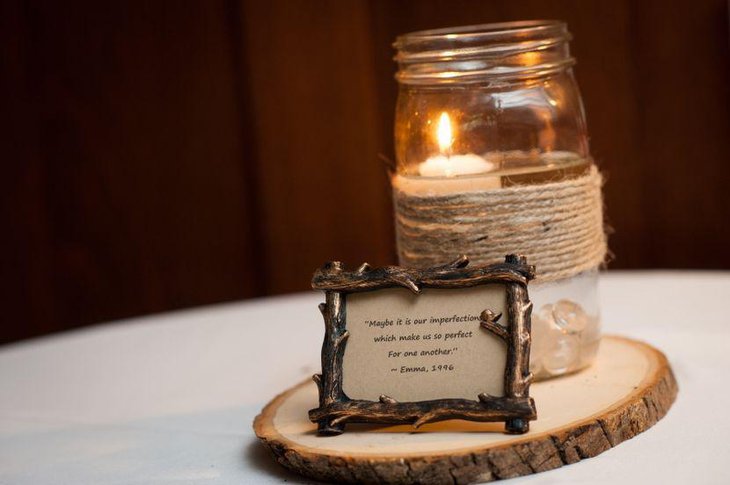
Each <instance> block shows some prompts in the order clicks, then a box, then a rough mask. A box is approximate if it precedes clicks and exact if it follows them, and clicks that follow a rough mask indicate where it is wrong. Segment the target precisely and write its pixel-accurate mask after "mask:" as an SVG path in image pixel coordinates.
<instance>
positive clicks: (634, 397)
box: [254, 337, 677, 484]
mask: <svg viewBox="0 0 730 485" xmlns="http://www.w3.org/2000/svg"><path fill="white" fill-rule="evenodd" d="M676 395H677V383H676V381H675V379H674V375H673V374H672V369H671V368H670V366H669V363H668V362H667V359H666V357H665V356H664V354H662V353H661V352H659V351H658V350H656V349H655V348H653V347H651V346H649V345H647V344H644V343H641V342H637V341H635V340H630V339H627V338H623V337H604V338H603V341H602V342H601V349H600V351H599V354H598V356H597V359H596V362H595V363H594V365H593V366H591V367H590V368H588V369H586V370H583V371H581V372H579V373H576V374H573V375H569V376H564V377H560V378H556V379H552V380H549V381H543V382H537V383H535V384H533V385H532V388H531V396H532V397H534V398H535V403H536V405H537V414H538V419H537V420H536V421H533V422H532V423H531V430H530V432H529V433H527V434H524V435H519V436H514V435H507V434H504V433H503V429H504V424H503V423H477V422H468V421H460V420H452V421H444V422H440V423H433V424H427V425H424V426H422V427H421V428H419V430H418V431H416V432H414V431H413V428H412V427H411V426H408V425H399V426H373V425H356V424H349V425H348V426H347V429H346V430H345V433H344V434H342V435H340V436H333V437H322V436H317V435H316V429H317V427H316V424H313V423H311V422H309V420H308V418H307V412H308V411H309V409H312V408H314V407H317V399H318V398H317V388H316V385H315V384H314V383H313V382H311V381H307V382H304V383H301V384H299V385H298V386H296V387H293V388H291V389H289V390H288V391H286V392H284V393H283V394H280V395H279V396H277V397H276V398H274V400H273V401H271V402H270V403H269V404H268V405H267V406H266V407H265V408H264V410H263V411H262V412H261V414H260V415H259V416H257V417H256V420H255V422H254V430H255V431H256V435H257V436H258V437H259V438H260V439H261V441H262V442H263V443H264V444H265V445H266V446H267V447H268V448H269V449H270V450H271V451H272V452H273V454H274V456H275V457H276V460H277V461H278V462H279V463H280V464H281V465H282V466H284V467H286V468H288V469H290V470H292V471H295V472H297V473H300V474H302V475H305V476H307V477H310V478H314V479H317V480H325V481H337V482H349V483H363V482H365V483H368V482H369V483H372V482H378V483H383V482H385V483H459V484H461V483H475V482H488V481H492V480H499V479H502V478H511V477H517V476H521V475H528V474H531V473H538V472H542V471H546V470H551V469H553V468H558V467H561V466H563V465H569V464H571V463H575V462H578V461H580V460H582V459H584V458H590V457H593V456H596V455H598V454H600V453H602V452H604V451H606V450H608V449H609V448H611V447H613V446H616V445H618V444H619V443H621V442H623V441H625V440H627V439H629V438H632V437H634V436H636V435H637V434H639V433H641V432H643V431H645V430H647V429H648V428H650V427H651V426H652V425H654V424H655V423H656V422H657V421H658V420H659V419H661V418H662V417H663V416H664V415H665V414H666V413H667V411H668V410H669V408H670V406H671V405H672V403H673V402H674V399H675V397H676Z"/></svg>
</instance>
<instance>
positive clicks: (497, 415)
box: [309, 254, 537, 436]
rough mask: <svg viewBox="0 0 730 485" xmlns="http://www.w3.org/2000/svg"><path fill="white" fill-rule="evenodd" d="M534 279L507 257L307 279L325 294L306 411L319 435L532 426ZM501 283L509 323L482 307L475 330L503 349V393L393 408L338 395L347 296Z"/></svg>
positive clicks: (335, 271) (334, 269)
mask: <svg viewBox="0 0 730 485" xmlns="http://www.w3.org/2000/svg"><path fill="white" fill-rule="evenodd" d="M534 276H535V268H534V266H530V265H528V264H527V261H526V258H525V257H523V256H518V255H513V254H510V255H507V256H506V257H505V262H504V263H500V264H495V265H490V266H474V267H469V259H468V258H467V257H466V256H460V257H459V258H457V259H456V260H455V261H453V262H451V263H450V264H447V265H443V266H437V267H432V268H426V269H412V268H403V267H398V266H388V267H382V268H371V267H370V265H368V264H367V263H364V264H363V265H361V266H360V267H359V268H358V269H357V270H355V271H349V272H348V271H345V270H344V268H343V265H342V264H341V263H340V262H337V261H335V262H329V263H326V264H325V265H324V266H322V267H321V268H319V269H318V270H317V271H316V272H315V274H314V276H313V278H312V288H314V289H316V290H322V291H324V292H325V302H324V303H321V304H320V305H319V309H320V311H321V313H322V315H323V318H324V323H325V336H324V342H323V344H322V371H321V373H319V374H315V375H314V376H313V379H314V381H315V382H316V384H317V387H318V390H319V407H317V408H315V409H312V410H310V411H309V419H310V421H312V422H314V423H317V432H318V434H319V435H322V436H332V435H338V434H341V433H342V432H343V431H344V430H345V425H346V424H348V423H378V424H405V423H411V424H413V426H414V427H416V428H418V427H420V426H421V425H423V424H426V423H431V422H436V421H442V420H448V419H463V420H472V421H482V422H491V421H504V422H505V431H506V432H507V433H512V434H521V433H525V432H527V431H528V430H529V421H530V420H534V419H536V418H537V411H536V408H535V402H534V400H533V399H532V398H531V397H530V395H529V390H530V384H531V382H532V374H531V373H530V370H529V362H530V343H531V335H530V331H531V324H530V318H531V311H532V303H531V302H530V300H529V296H528V291H527V285H528V283H529V281H530V280H532V279H533V278H534ZM495 284H498V285H503V287H504V289H505V291H506V306H507V318H506V319H505V320H506V321H505V322H504V323H505V325H503V324H501V323H500V322H499V319H500V316H501V315H497V314H495V313H494V312H492V311H491V310H490V309H489V308H485V309H484V311H483V312H482V313H481V315H480V318H479V326H480V328H482V329H484V330H486V331H487V332H489V333H490V334H492V335H494V336H495V337H496V338H497V339H499V340H500V341H501V342H503V343H504V344H505V345H506V364H505V369H504V381H503V382H504V395H502V396H494V395H489V394H487V393H479V394H478V395H477V396H475V399H474V400H471V399H463V398H451V397H449V396H444V397H443V398H439V399H432V400H427V401H413V402H398V401H396V400H395V399H393V398H391V397H389V396H387V395H381V396H380V397H379V399H378V400H377V401H374V400H373V401H370V400H363V399H350V398H349V397H348V396H347V395H346V394H345V392H344V390H343V357H344V354H345V349H346V345H347V341H348V338H349V337H350V332H349V331H348V328H347V297H348V295H351V294H354V293H359V292H370V291H377V290H382V289H389V288H398V287H405V288H407V289H409V290H410V291H411V292H413V293H414V294H416V295H419V294H421V290H422V289H424V288H436V289H460V288H472V287H475V286H480V285H495Z"/></svg>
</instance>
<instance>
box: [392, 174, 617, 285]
mask: <svg viewBox="0 0 730 485" xmlns="http://www.w3.org/2000/svg"><path fill="white" fill-rule="evenodd" d="M601 185H602V177H601V174H600V173H599V171H598V169H597V168H596V167H595V166H591V168H590V169H589V170H588V171H587V173H586V174H585V175H583V176H580V177H578V178H573V179H565V180H561V181H556V182H549V183H542V184H535V185H521V186H512V187H503V188H493V189H487V190H479V191H468V192H461V193H449V194H443V195H439V194H432V195H414V194H412V193H407V192H404V191H402V190H400V189H399V188H398V184H394V187H393V199H394V205H395V227H396V237H397V245H398V254H399V257H400V264H402V265H404V266H415V267H427V266H434V265H438V264H444V263H446V262H448V261H451V260H453V259H454V257H456V256H458V255H459V254H467V255H468V256H469V258H470V259H471V260H472V261H473V262H474V264H492V263H498V262H500V261H502V260H503V259H504V255H505V254H507V253H519V254H523V255H525V256H527V260H528V261H529V262H530V263H531V264H534V265H535V266H536V269H537V278H536V280H537V281H538V282H548V281H555V280H559V279H563V278H569V277H571V276H574V275H576V274H578V273H581V272H583V271H586V270H589V269H592V268H595V267H597V266H599V265H600V264H601V263H603V261H604V259H605V256H606V250H607V247H606V236H605V232H604V226H603V202H602V197H601Z"/></svg>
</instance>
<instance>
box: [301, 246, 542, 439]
mask: <svg viewBox="0 0 730 485" xmlns="http://www.w3.org/2000/svg"><path fill="white" fill-rule="evenodd" d="M533 277H534V267H532V266H529V265H527V263H526V261H525V259H524V258H521V257H518V256H514V255H509V256H507V257H506V258H505V262H504V263H502V264H497V265H492V266H484V267H469V266H468V259H467V258H466V257H465V256H462V257H460V258H459V259H457V260H456V261H454V262H452V263H451V264H448V265H445V266H438V267H434V268H427V269H408V268H401V267H394V266H391V267H385V268H370V267H369V266H368V265H367V264H364V265H362V266H361V267H360V268H358V269H357V270H355V271H350V272H348V271H345V270H344V269H343V268H342V265H341V264H340V263H337V262H333V263H327V264H326V265H324V266H323V267H322V268H320V269H319V270H317V272H316V273H315V274H314V278H313V280H312V287H313V288H315V289H318V290H323V291H324V292H325V297H326V302H325V303H322V304H321V305H320V310H321V311H322V314H323V316H324V321H325V338H324V343H323V345H322V373H321V374H316V375H315V376H314V380H315V382H317V385H318V387H319V407H318V408H316V409H312V410H311V411H310V412H309V417H310V420H311V421H313V422H316V423H317V424H318V432H319V434H321V435H334V434H339V433H342V432H343V431H344V427H345V424H347V423H386V424H396V423H412V424H413V425H414V426H416V427H418V426H420V425H422V424H425V423H428V422H435V421H441V420H446V419H466V420H475V421H505V423H506V430H507V432H510V433H524V432H526V431H527V430H528V429H529V421H530V420H532V419H535V418H536V410H535V404H534V401H533V400H532V399H531V398H530V396H529V388H530V382H531V380H532V375H531V374H530V372H529V359H530V314H531V309H532V304H531V303H530V301H529V297H528V293H527V284H528V282H529V281H530V280H531V279H532V278H533Z"/></svg>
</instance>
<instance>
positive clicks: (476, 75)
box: [393, 21, 600, 378]
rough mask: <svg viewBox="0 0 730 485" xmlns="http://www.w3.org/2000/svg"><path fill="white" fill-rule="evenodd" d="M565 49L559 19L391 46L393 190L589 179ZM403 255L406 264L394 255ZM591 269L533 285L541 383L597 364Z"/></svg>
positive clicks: (450, 32) (417, 35)
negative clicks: (395, 68)
mask: <svg viewBox="0 0 730 485" xmlns="http://www.w3.org/2000/svg"><path fill="white" fill-rule="evenodd" d="M569 40H570V34H569V33H568V30H567V27H566V25H565V24H564V23H562V22H558V21H528V22H509V23H498V24H487V25H477V26H470V27H461V28H455V29H439V30H429V31H422V32H414V33H409V34H405V35H403V36H400V37H398V39H397V40H396V42H395V44H394V46H395V47H396V49H397V51H398V53H397V55H396V58H395V59H396V61H397V62H398V65H399V71H398V73H397V75H396V78H397V80H398V82H399V85H400V91H399V96H398V102H397V109H396V122H395V149H396V173H395V174H394V176H393V188H394V191H401V192H402V193H405V194H409V193H412V194H426V195H436V196H438V195H444V194H450V193H453V192H455V191H463V190H466V191H474V190H494V189H500V188H505V187H515V186H525V185H535V184H542V183H546V182H551V181H556V180H566V179H574V178H579V177H583V176H585V175H586V174H587V173H588V171H589V170H591V167H592V166H593V162H592V160H591V158H590V155H589V149H588V135H587V131H586V122H585V115H584V111H583V104H582V101H581V97H580V93H579V91H578V86H577V84H576V82H575V79H574V77H573V72H572V66H573V64H574V63H575V61H574V59H573V58H572V57H571V56H570V50H569V45H568V43H569ZM400 237H402V235H399V241H400ZM455 237H458V236H455ZM399 255H400V259H401V264H408V263H409V261H407V259H408V258H406V257H404V253H403V251H402V248H401V247H399ZM469 256H470V257H474V256H475V255H474V254H469ZM476 256H478V255H476ZM597 269H598V268H597V266H596V267H594V268H590V269H588V270H586V271H582V272H580V273H579V274H575V275H572V276H571V277H567V278H562V279H558V280H555V281H547V282H540V281H539V279H538V281H537V282H536V283H533V284H531V285H530V297H531V299H532V301H533V303H534V309H533V318H532V322H533V326H532V328H533V330H532V332H533V346H532V359H531V367H532V371H533V372H534V373H535V375H536V376H537V377H539V378H540V377H542V378H544V377H548V376H554V375H561V374H565V373H568V372H572V371H575V370H578V369H580V368H583V367H585V366H587V365H588V364H590V363H591V361H592V360H593V358H594V357H595V354H596V351H597V349H598V344H599V340H600V318H599V309H598V302H597V299H598V296H597V275H598V271H597ZM539 272H540V268H539V267H538V275H539Z"/></svg>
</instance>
